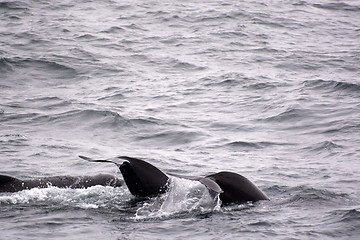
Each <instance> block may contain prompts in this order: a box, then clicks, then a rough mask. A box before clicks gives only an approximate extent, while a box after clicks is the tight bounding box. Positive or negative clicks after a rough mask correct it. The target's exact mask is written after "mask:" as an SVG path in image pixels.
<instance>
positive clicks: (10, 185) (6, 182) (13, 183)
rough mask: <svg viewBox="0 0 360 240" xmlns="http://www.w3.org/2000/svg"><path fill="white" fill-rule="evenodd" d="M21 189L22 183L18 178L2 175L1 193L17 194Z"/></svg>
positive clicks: (0, 182) (0, 176)
mask: <svg viewBox="0 0 360 240" xmlns="http://www.w3.org/2000/svg"><path fill="white" fill-rule="evenodd" d="M19 187H21V188H22V184H21V181H20V180H19V179H17V178H14V177H10V176H6V175H0V192H16V191H18V190H17V189H18V188H19Z"/></svg>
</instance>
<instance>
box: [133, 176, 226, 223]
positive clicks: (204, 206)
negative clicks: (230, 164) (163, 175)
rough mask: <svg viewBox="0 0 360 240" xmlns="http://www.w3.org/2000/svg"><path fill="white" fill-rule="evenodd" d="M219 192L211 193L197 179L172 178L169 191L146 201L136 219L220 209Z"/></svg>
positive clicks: (138, 211)
mask: <svg viewBox="0 0 360 240" xmlns="http://www.w3.org/2000/svg"><path fill="white" fill-rule="evenodd" d="M220 206H221V200H220V198H219V194H211V193H210V192H209V191H208V190H207V188H206V187H205V186H204V185H202V184H201V183H199V182H197V181H191V180H187V179H180V178H171V179H170V181H169V191H168V192H167V193H165V194H163V195H161V196H158V197H156V198H154V199H152V200H151V202H147V203H144V205H143V206H141V207H140V208H139V209H138V210H137V211H136V214H135V219H136V220H144V219H149V218H162V217H169V216H173V215H177V214H181V213H191V212H195V213H198V212H200V213H206V212H212V211H218V210H220Z"/></svg>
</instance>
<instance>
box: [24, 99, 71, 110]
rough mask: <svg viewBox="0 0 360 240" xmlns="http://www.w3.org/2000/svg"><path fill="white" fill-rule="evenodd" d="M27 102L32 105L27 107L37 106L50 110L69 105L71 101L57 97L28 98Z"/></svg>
mask: <svg viewBox="0 0 360 240" xmlns="http://www.w3.org/2000/svg"><path fill="white" fill-rule="evenodd" d="M28 103H29V104H30V105H33V106H30V105H27V107H34V108H39V109H42V110H51V109H54V108H62V107H65V106H69V105H71V102H69V101H66V100H63V99H61V98H58V97H39V98H32V99H28Z"/></svg>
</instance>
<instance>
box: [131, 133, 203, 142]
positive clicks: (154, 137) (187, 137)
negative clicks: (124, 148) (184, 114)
mask: <svg viewBox="0 0 360 240" xmlns="http://www.w3.org/2000/svg"><path fill="white" fill-rule="evenodd" d="M203 136H204V134H203V133H201V132H194V131H175V130H165V131H162V132H158V133H151V134H143V135H140V136H137V137H136V141H139V142H143V143H146V144H148V143H149V142H156V145H159V144H164V145H182V144H190V143H192V142H194V141H198V140H199V139H201V138H202V137H203Z"/></svg>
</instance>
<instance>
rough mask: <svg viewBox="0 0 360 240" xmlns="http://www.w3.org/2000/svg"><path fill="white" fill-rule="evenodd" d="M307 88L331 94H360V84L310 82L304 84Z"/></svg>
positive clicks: (323, 81)
mask: <svg viewBox="0 0 360 240" xmlns="http://www.w3.org/2000/svg"><path fill="white" fill-rule="evenodd" d="M303 85H304V87H305V88H309V89H314V90H322V91H323V90H327V91H330V92H352V93H359V92H360V84H356V83H348V82H339V81H325V80H308V81H305V82H304V83H303Z"/></svg>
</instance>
